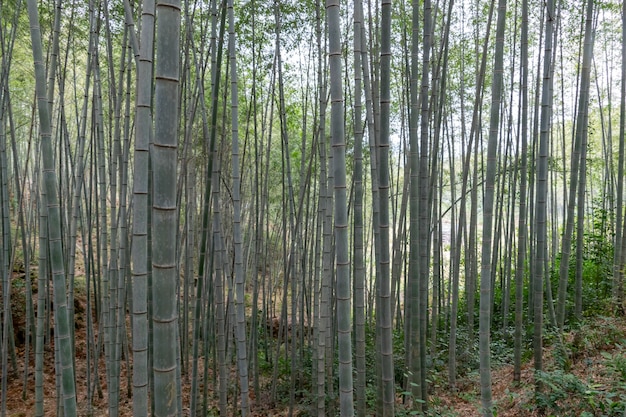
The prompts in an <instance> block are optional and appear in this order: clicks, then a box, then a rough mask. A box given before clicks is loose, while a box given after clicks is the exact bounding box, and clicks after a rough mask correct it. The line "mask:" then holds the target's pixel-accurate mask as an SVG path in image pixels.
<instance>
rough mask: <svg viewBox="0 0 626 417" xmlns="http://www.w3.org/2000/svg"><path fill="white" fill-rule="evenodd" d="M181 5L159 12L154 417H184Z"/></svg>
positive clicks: (169, 4) (166, 5)
mask: <svg viewBox="0 0 626 417" xmlns="http://www.w3.org/2000/svg"><path fill="white" fill-rule="evenodd" d="M180 13H181V7H180V1H175V0H170V1H159V2H158V3H157V7H156V15H157V18H156V21H157V25H156V65H155V73H154V74H155V90H154V103H155V111H154V116H155V117H154V120H155V123H154V145H153V148H152V164H153V165H152V175H153V187H154V197H153V203H152V300H153V305H152V323H153V340H152V343H153V346H154V360H153V372H154V415H155V416H157V417H159V416H173V415H179V414H180V410H178V402H177V383H176V372H177V367H178V358H177V354H176V343H177V326H178V315H177V302H176V301H177V300H176V293H177V279H178V274H177V268H176V226H177V224H176V215H177V210H176V179H177V175H176V172H177V148H178V146H177V145H178V100H179V99H178V96H179V94H178V93H179V91H178V86H179V73H180V64H179V59H180V55H179V51H180V44H179V39H180Z"/></svg>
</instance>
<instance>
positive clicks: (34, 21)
mask: <svg viewBox="0 0 626 417" xmlns="http://www.w3.org/2000/svg"><path fill="white" fill-rule="evenodd" d="M27 8H28V19H29V22H30V36H31V41H32V50H33V61H34V66H35V89H36V96H37V110H38V113H39V124H40V126H39V136H40V141H41V142H40V146H41V157H42V163H43V177H42V179H43V187H44V188H45V193H46V201H47V204H46V208H45V209H46V210H47V212H48V236H49V240H48V242H49V254H50V267H51V272H52V279H53V285H54V306H55V308H56V309H57V311H56V314H55V319H56V320H55V334H56V335H57V338H56V340H57V341H58V343H59V349H58V352H59V356H60V357H59V361H60V368H59V370H60V377H61V390H62V391H61V397H62V402H63V409H64V410H65V416H66V417H72V416H75V415H76V386H75V383H74V366H73V360H72V340H71V333H70V323H69V316H68V307H67V296H66V294H65V281H66V279H65V267H64V264H63V259H64V258H63V246H62V241H61V213H60V205H59V197H58V194H57V183H58V182H57V175H56V172H55V170H54V152H53V149H52V127H51V123H50V108H49V106H48V95H47V87H46V71H45V68H44V60H43V53H42V50H43V48H42V41H41V30H40V27H39V12H38V10H37V2H36V1H35V0H28V1H27ZM37 314H40V312H39V311H38V313H37Z"/></svg>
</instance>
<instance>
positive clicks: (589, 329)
mask: <svg viewBox="0 0 626 417" xmlns="http://www.w3.org/2000/svg"><path fill="white" fill-rule="evenodd" d="M16 278H17V279H15V280H14V285H13V293H12V295H11V300H12V312H13V327H14V336H15V344H16V351H15V353H16V355H15V357H16V362H15V363H13V364H12V363H11V362H12V361H11V359H9V364H8V389H7V412H8V416H9V417H26V416H31V415H34V409H35V382H34V381H35V377H34V370H35V367H34V355H33V351H32V346H31V347H30V348H29V349H30V352H29V354H28V357H29V360H28V361H25V359H24V358H25V356H26V344H25V340H24V334H25V323H26V312H25V305H26V298H25V291H24V287H25V286H24V285H22V286H20V285H16V284H18V283H20V282H22V283H23V282H24V280H23V276H22V277H19V276H17V277H16ZM20 278H22V279H21V280H20ZM32 288H33V297H36V294H37V293H36V286H34V285H33V287H32ZM76 294H77V295H76V298H75V302H74V309H75V335H76V336H75V338H76V358H81V359H78V360H77V361H76V376H77V378H76V379H77V403H78V414H79V415H81V416H86V415H88V407H87V405H88V403H89V402H88V401H87V384H86V383H85V381H86V380H88V375H87V366H86V361H85V360H84V358H86V355H87V338H86V333H87V332H86V326H87V311H88V310H87V300H86V297H85V295H84V289H83V290H82V291H81V290H80V289H78V291H77V292H76ZM557 344H558V345H562V346H563V347H564V349H557V348H556V347H555V346H557ZM52 346H53V344H49V345H47V346H46V348H45V351H44V358H45V359H44V409H45V415H46V416H55V415H56V397H57V396H56V382H55V376H54V375H55V373H54V350H53V347H52ZM501 349H506V350H507V353H506V355H505V356H504V360H496V361H494V362H493V366H492V374H491V375H492V397H493V404H494V407H495V410H496V412H497V415H498V417H513V416H520V417H524V416H539V415H540V409H541V407H543V410H544V411H545V413H546V415H555V416H568V415H580V416H613V415H615V416H617V415H622V414H623V413H624V407H625V405H626V321H625V320H623V319H614V318H605V317H597V318H594V319H589V320H588V321H587V322H586V324H583V325H581V326H579V327H577V328H576V329H574V330H571V331H569V332H567V333H565V335H564V336H563V339H562V343H557V339H556V337H554V336H553V335H550V334H548V335H547V336H546V348H545V352H544V358H545V361H544V364H545V365H544V369H545V370H546V372H545V373H544V374H543V376H542V382H543V386H544V390H543V394H542V395H541V396H536V395H535V394H534V389H535V380H534V372H533V366H532V358H529V359H527V360H526V361H525V363H524V365H523V367H522V373H521V381H520V383H518V384H514V383H513V365H512V359H511V358H512V356H511V349H510V348H508V347H507V348H501ZM559 352H565V353H564V354H559ZM492 353H493V351H492ZM103 356H104V355H101V357H100V360H99V365H98V370H97V372H98V373H99V378H98V381H99V383H100V390H95V393H94V394H92V395H91V397H92V401H91V404H92V405H91V415H93V416H96V417H97V416H106V415H108V411H107V410H108V408H107V407H108V398H107V386H106V378H105V372H106V368H105V363H104V357H103ZM128 366H129V363H128V362H126V361H125V360H123V361H122V364H121V368H120V401H119V403H118V405H119V415H120V416H123V417H125V416H131V415H132V399H131V398H130V396H129V392H128V391H129V389H128V388H129V383H130V381H129V378H128V372H127V370H128ZM26 367H27V368H26ZM25 372H26V374H27V375H26V376H27V379H26V383H25V382H24V380H25V377H24V374H25ZM90 372H91V373H93V372H94V369H93V366H92V367H91V369H90ZM445 375H446V373H445V370H444V371H438V373H435V375H432V378H431V379H432V381H433V383H432V384H431V385H432V387H434V388H431V392H430V394H429V395H430V398H429V404H430V410H429V415H433V416H479V415H480V404H481V403H480V383H479V375H478V372H477V371H471V372H468V373H467V374H465V375H463V376H460V377H459V379H458V383H457V390H456V392H452V391H451V390H449V389H448V388H447V383H446V376H445ZM233 377H235V376H234V375H233ZM89 379H90V380H92V381H95V379H94V377H93V375H91V376H89ZM263 379H266V380H263ZM186 381H188V378H187V379H186V380H185V382H183V386H182V393H183V404H185V405H186V404H189V401H188V398H189V391H190V387H189V383H188V382H186ZM262 381H263V386H269V383H270V381H271V375H267V376H264V377H262ZM92 385H93V384H92ZM211 385H212V384H211ZM92 388H93V387H92ZM209 390H210V391H211V390H212V386H209ZM99 391H101V393H102V394H101V395H100V394H99ZM252 395H254V394H252ZM264 397H266V396H265V395H257V396H256V398H253V410H255V411H254V413H253V415H254V416H280V415H288V407H287V406H286V405H285V404H276V405H272V404H271V402H270V401H269V399H268V398H264ZM214 401H215V403H214V404H211V408H212V410H214V412H215V411H216V410H217V407H216V405H217V401H216V400H214ZM397 403H398V406H397V413H396V415H400V416H402V415H407V416H408V415H415V414H414V413H413V412H411V410H409V409H408V408H407V407H408V406H405V405H404V404H403V403H402V399H401V396H400V393H398V402H397ZM184 407H185V406H184ZM308 407H309V406H307V405H301V406H299V407H297V409H296V413H295V414H296V415H300V416H305V415H308V413H307V410H308ZM184 411H185V414H184V415H188V413H189V411H188V409H184ZM210 415H211V414H210ZM215 415H217V414H215Z"/></svg>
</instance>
